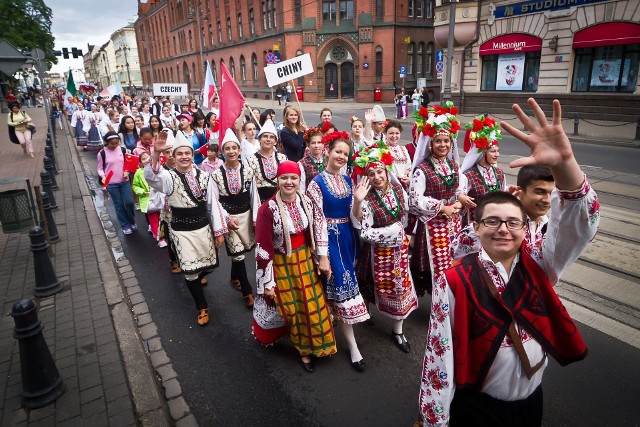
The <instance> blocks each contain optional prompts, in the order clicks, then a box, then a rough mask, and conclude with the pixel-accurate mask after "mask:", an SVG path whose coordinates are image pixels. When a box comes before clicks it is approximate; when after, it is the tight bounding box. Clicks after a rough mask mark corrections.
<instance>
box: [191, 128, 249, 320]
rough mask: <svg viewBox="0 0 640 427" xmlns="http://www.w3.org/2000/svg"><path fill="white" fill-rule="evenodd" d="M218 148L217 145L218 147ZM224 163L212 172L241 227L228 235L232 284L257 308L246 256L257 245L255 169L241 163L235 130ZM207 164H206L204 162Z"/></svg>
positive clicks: (223, 202)
mask: <svg viewBox="0 0 640 427" xmlns="http://www.w3.org/2000/svg"><path fill="white" fill-rule="evenodd" d="M216 145H217V144H216ZM221 148H222V153H223V154H224V159H225V160H224V164H222V165H221V166H218V167H217V168H216V169H215V170H213V172H211V178H212V179H213V181H214V182H215V183H216V185H215V186H214V187H213V188H214V194H215V198H217V199H218V200H220V204H221V205H222V207H223V208H224V209H225V210H226V211H227V213H229V215H231V216H232V218H233V219H234V220H235V221H236V223H237V224H238V229H237V230H229V232H228V233H227V234H226V235H225V236H224V243H225V246H226V248H227V255H229V257H231V280H230V282H231V285H232V286H233V287H234V288H236V289H237V290H239V291H240V292H242V297H243V299H244V303H245V306H246V307H247V308H252V307H253V302H254V299H253V289H252V287H251V282H250V281H249V278H248V277H247V267H246V265H245V254H246V253H247V252H249V251H251V250H252V249H253V247H254V246H255V237H254V229H253V215H252V214H251V183H252V182H253V174H252V171H251V169H249V168H248V167H246V166H245V165H243V164H242V163H241V162H240V153H241V150H240V141H239V140H238V137H237V136H236V134H235V132H234V131H233V130H232V129H227V131H226V134H225V135H224V138H223V139H222V145H221ZM203 164H204V162H203Z"/></svg>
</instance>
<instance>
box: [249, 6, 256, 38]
mask: <svg viewBox="0 0 640 427" xmlns="http://www.w3.org/2000/svg"><path fill="white" fill-rule="evenodd" d="M249 31H251V35H252V36H255V35H256V21H255V17H254V16H253V9H249Z"/></svg>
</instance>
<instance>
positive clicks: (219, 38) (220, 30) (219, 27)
mask: <svg viewBox="0 0 640 427" xmlns="http://www.w3.org/2000/svg"><path fill="white" fill-rule="evenodd" d="M218 43H222V25H221V24H220V21H218Z"/></svg>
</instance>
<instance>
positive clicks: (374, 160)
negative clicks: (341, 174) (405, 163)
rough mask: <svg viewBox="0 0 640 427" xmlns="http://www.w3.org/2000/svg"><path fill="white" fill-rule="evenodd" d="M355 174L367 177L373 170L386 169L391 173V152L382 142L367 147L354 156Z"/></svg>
mask: <svg viewBox="0 0 640 427" xmlns="http://www.w3.org/2000/svg"><path fill="white" fill-rule="evenodd" d="M353 165H354V166H353V172H354V173H355V174H356V175H365V174H366V173H367V171H368V170H369V169H371V168H384V169H386V170H387V171H388V172H391V166H392V165H393V155H392V154H391V150H390V149H389V147H387V145H386V144H385V143H384V142H382V141H377V142H376V143H375V144H374V145H371V146H369V147H365V148H363V149H362V150H360V151H358V152H357V153H355V154H354V155H353Z"/></svg>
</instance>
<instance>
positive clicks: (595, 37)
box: [573, 22, 640, 49]
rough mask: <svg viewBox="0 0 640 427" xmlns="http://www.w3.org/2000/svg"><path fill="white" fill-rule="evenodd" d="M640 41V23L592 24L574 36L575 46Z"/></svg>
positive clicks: (611, 44)
mask: <svg viewBox="0 0 640 427" xmlns="http://www.w3.org/2000/svg"><path fill="white" fill-rule="evenodd" d="M635 43H640V25H638V24H632V23H630V22H608V23H606V24H598V25H592V26H591V27H588V28H585V29H584V30H581V31H578V32H577V33H576V34H575V35H574V36H573V48H574V49H579V48H581V47H593V46H613V45H618V44H635Z"/></svg>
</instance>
